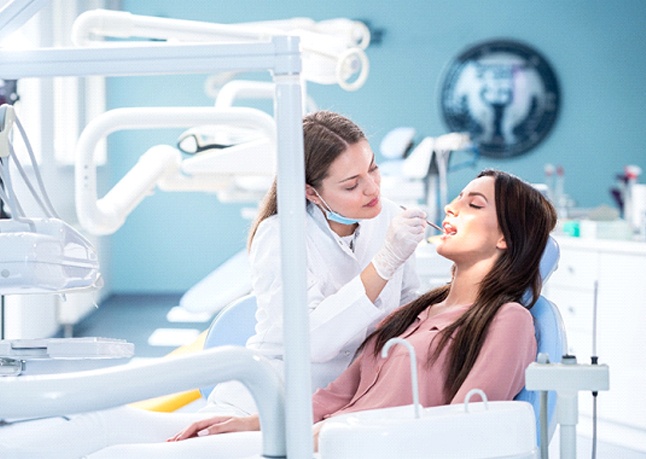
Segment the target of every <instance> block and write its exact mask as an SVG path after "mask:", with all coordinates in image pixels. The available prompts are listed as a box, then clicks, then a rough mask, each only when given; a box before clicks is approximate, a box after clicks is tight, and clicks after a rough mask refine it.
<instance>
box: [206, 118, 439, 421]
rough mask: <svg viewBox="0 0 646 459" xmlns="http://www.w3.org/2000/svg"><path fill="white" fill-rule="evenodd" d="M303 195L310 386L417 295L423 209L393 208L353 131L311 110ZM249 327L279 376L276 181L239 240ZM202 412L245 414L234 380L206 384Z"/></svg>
mask: <svg viewBox="0 0 646 459" xmlns="http://www.w3.org/2000/svg"><path fill="white" fill-rule="evenodd" d="M303 135H304V152H305V182H306V185H305V197H306V206H307V208H306V210H307V212H306V224H305V239H306V242H305V243H306V256H307V305H303V307H307V308H308V310H309V318H310V320H309V323H310V345H311V362H312V367H311V368H312V390H316V389H317V388H320V387H325V386H326V385H327V384H328V383H330V382H331V381H332V380H334V379H335V378H336V377H337V376H339V375H340V374H341V372H342V371H343V370H345V368H347V366H348V365H349V364H350V362H351V361H352V359H353V357H354V355H355V352H356V350H357V348H358V347H359V345H360V344H361V343H362V342H363V340H364V339H365V338H366V336H368V334H370V333H371V332H372V331H373V330H374V328H375V326H376V324H377V323H378V322H380V321H381V320H382V319H383V318H384V317H386V315H388V314H389V313H390V312H391V311H392V310H394V309H395V308H397V307H399V306H400V305H403V304H406V303H408V302H410V301H412V300H413V299H415V298H417V296H418V295H419V292H418V289H419V281H418V279H417V275H416V273H415V264H414V256H413V253H414V251H415V248H416V247H417V245H418V244H419V242H420V241H421V240H422V239H423V237H424V233H425V229H426V225H427V223H426V214H425V213H424V212H423V211H421V210H419V209H408V210H405V211H402V210H401V209H400V208H399V207H398V206H397V205H396V204H395V203H393V202H391V201H389V200H387V199H385V198H383V197H382V196H381V193H380V183H381V177H380V174H379V167H378V166H377V164H376V162H375V154H374V153H373V151H372V149H371V148H370V144H369V143H368V140H367V139H366V137H365V135H364V133H363V132H362V130H361V129H360V128H359V127H358V126H357V125H356V124H355V123H353V122H352V121H350V120H349V119H348V118H346V117H344V116H342V115H340V114H337V113H334V112H330V111H319V112H315V113H312V114H309V115H307V116H305V118H304V120H303ZM248 247H249V254H250V262H251V269H252V289H253V292H254V294H255V295H256V298H257V302H258V310H257V312H256V320H257V323H256V333H255V335H253V336H252V337H251V338H250V339H249V340H248V342H247V347H248V348H250V349H253V350H254V351H257V352H259V353H261V354H263V355H265V356H266V357H267V358H268V359H270V361H271V362H272V363H273V364H274V366H275V367H276V368H277V370H278V371H279V373H280V374H283V373H284V371H283V370H284V363H283V356H284V345H283V304H282V301H283V295H284V294H285V293H287V294H288V292H284V290H283V284H282V281H281V270H280V256H281V255H280V228H279V218H278V209H277V199H276V182H274V184H273V186H272V187H271V189H270V190H269V191H268V193H267V195H266V196H265V199H264V200H263V202H262V204H261V206H260V209H259V212H258V215H257V217H256V220H255V221H254V223H253V225H252V227H251V230H250V233H249V240H248ZM207 409H209V410H211V409H212V410H214V411H218V412H230V413H231V414H238V415H244V414H249V413H253V412H255V406H254V403H253V400H252V398H251V396H250V395H249V394H248V392H247V391H246V389H245V388H244V387H243V386H242V385H241V384H240V383H238V382H235V381H232V382H227V383H223V384H220V385H218V386H216V388H215V389H214V391H213V392H212V393H211V395H210V397H209V404H208V408H207Z"/></svg>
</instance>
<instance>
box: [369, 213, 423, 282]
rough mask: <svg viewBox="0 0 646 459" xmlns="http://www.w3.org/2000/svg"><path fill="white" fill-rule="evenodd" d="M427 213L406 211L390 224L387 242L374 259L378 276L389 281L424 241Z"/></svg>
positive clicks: (373, 262)
mask: <svg viewBox="0 0 646 459" xmlns="http://www.w3.org/2000/svg"><path fill="white" fill-rule="evenodd" d="M426 226H427V223H426V212H424V211H422V210H421V209H406V210H404V211H403V212H402V213H401V214H399V215H397V216H396V217H395V218H393V219H392V221H391V222H390V227H389V228H388V233H387V234H386V242H385V244H384V246H383V247H382V248H381V249H380V250H379V252H377V254H376V255H375V257H374V258H373V259H372V265H373V266H374V268H375V270H376V271H377V274H379V276H380V277H381V278H383V279H386V280H389V279H390V278H392V277H393V274H395V271H397V269H398V268H399V267H400V266H401V265H402V264H404V262H405V261H406V260H408V258H410V256H411V255H412V254H413V252H414V251H415V249H416V248H417V245H418V244H419V243H420V242H421V240H422V239H424V233H425V229H426Z"/></svg>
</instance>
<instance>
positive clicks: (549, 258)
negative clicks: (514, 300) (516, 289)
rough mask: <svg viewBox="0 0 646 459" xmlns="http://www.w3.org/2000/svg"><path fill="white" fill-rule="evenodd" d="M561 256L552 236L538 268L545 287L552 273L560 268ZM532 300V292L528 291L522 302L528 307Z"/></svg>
mask: <svg viewBox="0 0 646 459" xmlns="http://www.w3.org/2000/svg"><path fill="white" fill-rule="evenodd" d="M560 254H561V251H560V249H559V245H558V243H557V242H556V240H555V239H554V238H553V237H552V236H550V237H549V238H548V239H547V244H545V249H543V255H541V262H540V265H539V267H538V269H539V271H540V274H541V280H542V281H543V285H545V283H546V282H547V280H548V279H549V278H550V276H551V275H552V273H553V272H554V271H556V268H558V265H559V257H560ZM531 300H532V292H531V291H530V290H529V289H528V290H527V291H526V292H525V294H524V295H523V299H522V302H523V304H525V305H527V304H529V302H530V301H531Z"/></svg>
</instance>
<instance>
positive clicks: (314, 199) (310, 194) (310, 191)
mask: <svg viewBox="0 0 646 459" xmlns="http://www.w3.org/2000/svg"><path fill="white" fill-rule="evenodd" d="M305 199H307V200H308V201H309V202H311V203H312V204H318V193H317V192H316V190H315V189H314V187H313V186H312V185H307V184H306V185H305Z"/></svg>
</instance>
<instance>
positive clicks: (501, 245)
mask: <svg viewBox="0 0 646 459" xmlns="http://www.w3.org/2000/svg"><path fill="white" fill-rule="evenodd" d="M496 248H497V249H499V250H507V241H506V240H505V237H504V236H500V239H498V242H497V243H496Z"/></svg>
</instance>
